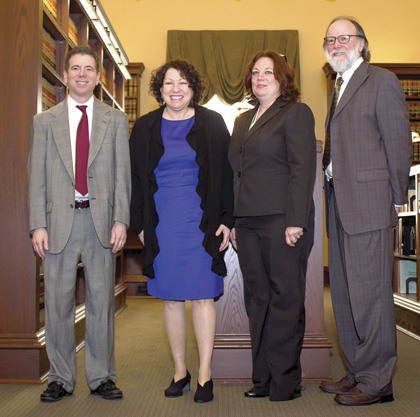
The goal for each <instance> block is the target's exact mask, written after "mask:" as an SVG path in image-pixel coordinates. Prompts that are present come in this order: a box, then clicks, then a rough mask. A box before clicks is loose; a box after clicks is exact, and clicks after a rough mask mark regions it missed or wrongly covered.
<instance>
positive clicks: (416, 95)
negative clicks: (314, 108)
mask: <svg viewBox="0 0 420 417" xmlns="http://www.w3.org/2000/svg"><path fill="white" fill-rule="evenodd" d="M371 65H375V66H377V67H381V68H385V69H387V70H389V71H391V72H393V73H394V74H395V75H396V76H397V77H398V79H399V80H400V82H401V86H402V88H403V91H404V95H405V99H406V102H407V107H408V110H409V116H410V127H411V130H412V132H417V133H418V134H420V64H371ZM322 69H323V70H324V73H325V76H326V78H327V97H328V99H329V97H330V96H331V92H332V90H333V88H334V84H335V79H336V76H337V74H336V72H335V71H333V69H332V68H331V66H330V64H328V63H326V64H325V65H324V66H323V68H322ZM413 156H414V158H413V165H415V164H419V163H420V142H418V141H416V142H413Z"/></svg>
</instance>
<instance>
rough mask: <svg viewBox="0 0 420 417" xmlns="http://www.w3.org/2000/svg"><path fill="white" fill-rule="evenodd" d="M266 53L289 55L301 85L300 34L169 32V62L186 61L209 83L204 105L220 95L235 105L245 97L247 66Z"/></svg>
mask: <svg viewBox="0 0 420 417" xmlns="http://www.w3.org/2000/svg"><path fill="white" fill-rule="evenodd" d="M266 49H271V50H273V51H276V52H279V53H281V54H284V55H286V57H287V62H288V63H289V65H290V66H291V67H292V68H293V69H294V70H295V72H296V80H297V83H298V84H300V71H299V38H298V31H297V30H197V31H195V30H192V31H188V30H169V31H168V43H167V51H166V59H167V61H171V60H173V59H185V60H186V61H188V62H190V63H191V64H193V65H194V66H195V67H196V68H197V69H198V70H199V71H200V72H201V74H202V75H203V76H204V77H205V79H206V80H207V90H206V94H205V97H204V103H206V102H207V101H209V100H210V99H211V98H212V97H213V95H214V94H217V95H218V96H219V97H220V99H222V100H224V101H225V102H226V103H228V104H233V103H236V102H238V101H241V100H242V99H243V97H244V81H243V76H244V70H245V66H246V65H247V63H248V62H249V61H250V59H251V58H252V56H253V55H254V54H255V53H257V52H259V51H262V50H266Z"/></svg>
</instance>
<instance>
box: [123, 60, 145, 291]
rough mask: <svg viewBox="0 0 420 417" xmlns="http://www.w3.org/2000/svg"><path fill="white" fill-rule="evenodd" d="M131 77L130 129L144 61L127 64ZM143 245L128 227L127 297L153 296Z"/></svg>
mask: <svg viewBox="0 0 420 417" xmlns="http://www.w3.org/2000/svg"><path fill="white" fill-rule="evenodd" d="M127 69H128V72H129V73H130V75H131V79H129V80H127V81H126V82H125V103H126V108H125V112H126V113H127V115H128V122H129V130H130V133H131V129H132V128H133V126H134V123H135V121H136V120H137V118H139V117H140V82H141V76H142V74H143V71H144V64H143V63H142V62H131V63H130V64H128V66H127ZM143 261H144V253H143V246H142V244H141V243H140V241H139V238H138V237H137V236H136V234H135V233H134V232H133V231H132V230H131V228H130V229H128V235H127V242H126V244H125V246H124V250H123V257H122V279H123V281H124V283H125V285H126V286H127V297H136V298H139V297H140V298H152V297H150V296H149V295H148V294H147V277H145V276H144V275H143V271H142V269H143Z"/></svg>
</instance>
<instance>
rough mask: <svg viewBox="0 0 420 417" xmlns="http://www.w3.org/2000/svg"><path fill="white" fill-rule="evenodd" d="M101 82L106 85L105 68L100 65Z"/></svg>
mask: <svg viewBox="0 0 420 417" xmlns="http://www.w3.org/2000/svg"><path fill="white" fill-rule="evenodd" d="M101 82H102V84H103V85H104V86H106V68H105V67H102V71H101Z"/></svg>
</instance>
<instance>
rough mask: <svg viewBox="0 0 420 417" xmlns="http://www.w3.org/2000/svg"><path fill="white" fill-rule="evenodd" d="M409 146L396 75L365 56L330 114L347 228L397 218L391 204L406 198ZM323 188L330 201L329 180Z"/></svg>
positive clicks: (372, 226)
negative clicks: (366, 60) (368, 62)
mask: <svg viewBox="0 0 420 417" xmlns="http://www.w3.org/2000/svg"><path fill="white" fill-rule="evenodd" d="M327 120H328V116H327ZM412 152H413V149H412V142H411V132H410V126H409V122H408V109H407V104H406V102H405V98H404V94H403V91H402V88H401V85H400V83H399V81H398V79H397V77H396V76H395V75H394V74H393V73H392V72H390V71H387V70H385V69H382V68H378V67H375V66H373V65H368V64H367V63H365V62H363V63H362V64H361V65H360V67H359V68H358V69H357V70H356V71H355V72H354V74H353V76H352V78H351V79H350V82H349V84H348V85H347V87H346V89H345V90H344V93H343V95H342V97H341V98H340V101H339V103H338V105H337V108H336V111H335V114H334V116H333V118H332V120H331V160H332V167H333V179H334V192H335V197H336V201H337V207H338V212H339V215H340V220H341V223H342V226H343V228H344V230H345V231H346V232H347V233H348V234H356V233H363V232H368V231H373V230H379V229H385V228H388V227H392V226H393V225H395V224H396V221H397V215H396V212H395V209H394V204H397V205H401V204H405V203H406V202H407V186H408V174H409V170H410V166H411V160H412ZM325 192H326V198H327V205H328V204H329V195H330V188H329V184H328V183H327V182H326V186H325Z"/></svg>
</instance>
